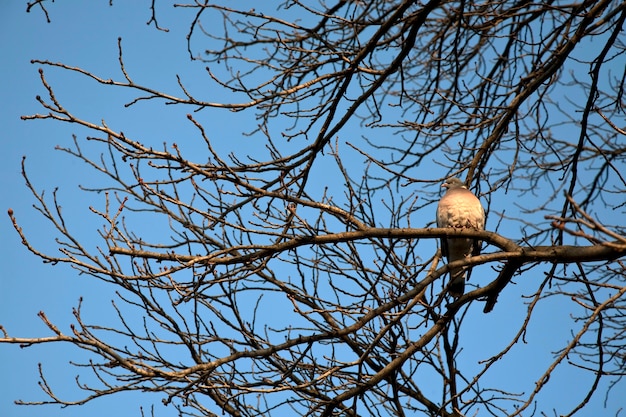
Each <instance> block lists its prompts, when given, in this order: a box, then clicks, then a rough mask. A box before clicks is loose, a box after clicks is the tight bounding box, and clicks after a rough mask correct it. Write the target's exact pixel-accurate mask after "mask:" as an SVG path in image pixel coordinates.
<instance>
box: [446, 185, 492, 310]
mask: <svg viewBox="0 0 626 417" xmlns="http://www.w3.org/2000/svg"><path fill="white" fill-rule="evenodd" d="M442 187H444V188H446V193H445V194H444V195H443V197H441V200H439V204H438V205H437V227H452V228H455V229H474V230H484V229H485V210H484V209H483V206H482V204H481V203H480V200H479V199H478V198H477V197H476V196H475V195H474V194H473V193H472V192H471V191H470V190H468V189H467V187H466V186H465V184H464V183H463V181H461V180H460V179H459V178H450V179H449V180H447V181H446V182H444V183H443V185H442ZM481 243H482V242H481V241H479V240H477V239H473V238H464V237H443V238H441V253H442V254H443V256H445V257H446V258H447V260H448V263H450V262H454V261H458V260H461V259H466V258H469V257H471V256H476V255H478V254H480V246H481ZM468 269H469V268H468V267H467V266H464V267H459V268H454V269H452V270H450V283H449V284H448V293H449V294H450V295H451V296H453V297H455V298H458V297H460V296H461V295H463V292H464V291H465V277H466V271H467V270H468ZM468 273H469V272H468Z"/></svg>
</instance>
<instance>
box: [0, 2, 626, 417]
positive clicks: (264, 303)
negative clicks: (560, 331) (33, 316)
mask: <svg viewBox="0 0 626 417" xmlns="http://www.w3.org/2000/svg"><path fill="white" fill-rule="evenodd" d="M222 3H224V4H223V5H222V4H213V2H211V3H209V2H204V3H200V2H198V3H189V4H177V5H175V7H176V8H177V9H183V10H185V11H192V12H193V16H192V17H191V18H190V19H189V30H188V36H187V40H188V52H189V57H190V58H191V63H190V65H198V64H200V65H203V66H205V67H206V80H205V81H204V82H207V83H208V82H210V83H211V86H212V87H211V88H212V89H216V88H220V89H222V90H224V91H227V92H228V93H229V94H230V97H232V100H231V101H229V102H215V101H212V98H211V97H212V96H211V94H210V91H209V92H208V93H207V90H206V89H201V88H198V87H197V84H196V85H195V87H190V86H189V85H190V83H191V84H193V81H189V80H185V79H184V78H183V77H179V78H178V85H179V90H178V91H177V92H176V93H173V92H166V91H165V90H163V89H161V88H159V87H158V86H154V85H147V84H142V83H140V82H139V81H135V80H136V79H137V78H140V77H137V76H136V75H135V74H133V73H131V72H130V70H128V69H127V66H126V62H127V61H128V58H127V57H126V55H124V52H123V51H124V48H123V46H124V42H123V41H122V39H120V40H119V42H118V47H119V69H120V74H119V75H117V76H113V75H111V74H99V73H98V72H95V71H91V70H87V69H83V68H81V67H75V66H72V65H69V64H65V63H59V62H53V61H49V60H35V61H34V63H36V64H38V65H39V66H40V67H41V70H40V80H41V83H42V85H43V86H44V88H45V90H46V92H47V94H46V96H42V97H38V98H37V99H38V101H39V104H40V105H41V106H42V107H43V109H44V110H43V111H40V112H38V113H36V114H32V115H29V116H24V119H26V120H41V119H46V120H53V121H57V122H64V123H70V124H72V125H74V126H75V127H76V129H77V130H79V131H80V132H85V131H86V132H87V133H86V134H85V135H84V136H83V135H78V134H77V135H76V136H75V137H74V140H73V142H72V144H71V145H62V146H60V150H61V151H63V152H65V153H67V154H69V155H72V156H73V157H75V158H77V159H78V160H81V161H84V162H85V163H86V164H88V165H89V166H90V167H92V169H93V171H94V172H96V173H98V174H100V175H101V177H102V178H103V179H102V180H101V181H102V182H101V183H96V184H95V185H85V186H84V188H83V189H84V191H85V192H86V193H94V194H93V197H92V198H93V201H97V203H94V204H93V205H92V207H91V208H90V210H91V213H92V214H93V216H95V217H94V219H97V220H94V223H93V228H94V229H96V228H97V233H98V235H99V237H100V243H99V244H98V245H97V246H96V247H92V245H91V244H87V243H85V242H84V241H83V240H81V238H80V234H77V233H76V229H75V227H76V225H72V221H71V220H72V219H69V218H66V217H65V216H64V215H63V211H62V210H61V209H60V206H61V203H60V202H59V201H58V200H57V198H56V195H54V197H53V198H52V199H49V198H48V197H47V196H46V195H44V193H43V192H40V191H38V189H37V187H36V186H35V185H33V183H32V182H31V181H30V180H29V177H28V175H27V170H26V165H25V164H24V169H23V175H24V178H25V179H26V181H27V186H28V188H29V189H30V191H31V192H32V194H33V196H34V198H35V201H36V207H37V209H38V210H39V211H40V212H41V214H42V215H43V216H44V218H46V219H47V220H48V221H49V222H50V223H51V224H52V225H53V226H54V228H55V229H56V232H57V235H58V236H57V242H58V246H59V250H60V251H61V253H62V255H60V256H59V255H57V254H54V253H46V252H42V251H40V250H39V249H38V248H37V246H36V245H35V244H33V243H32V240H31V239H32V238H31V237H30V236H29V234H28V232H26V231H23V230H22V226H23V225H21V224H20V222H19V213H13V211H12V210H9V216H10V218H11V221H12V222H13V225H14V228H15V230H16V231H17V233H18V234H19V235H20V237H21V239H22V242H23V244H24V245H25V247H26V248H27V249H28V250H30V251H31V252H32V253H34V254H35V255H36V256H38V257H40V258H41V259H43V260H45V261H46V262H50V263H52V264H59V263H66V264H69V265H71V266H72V267H73V268H75V269H76V270H77V271H78V272H79V273H81V274H84V275H87V276H90V277H93V278H95V279H98V280H102V281H104V282H106V283H108V284H109V285H110V286H112V287H115V288H116V291H117V294H118V296H119V298H118V299H117V300H115V301H114V304H113V305H114V307H115V311H116V312H117V326H115V327H110V326H108V325H102V324H100V323H90V322H86V321H85V320H84V319H83V317H82V315H81V308H82V306H81V305H80V304H79V305H78V306H77V307H76V308H75V310H74V315H75V320H76V322H75V324H74V325H73V326H72V327H71V329H70V330H69V331H68V330H64V329H61V328H59V327H57V326H56V325H55V323H53V322H51V321H50V320H49V319H48V318H47V316H46V315H45V313H44V312H42V313H41V319H42V320H43V321H44V322H45V324H46V325H47V326H48V328H49V329H50V331H51V332H52V334H51V335H46V336H42V337H40V338H25V337H19V336H15V335H13V334H8V333H7V332H5V333H4V338H3V339H0V341H1V342H3V343H17V344H21V345H24V346H31V345H34V344H40V343H56V342H69V343H71V344H72V345H74V346H75V347H77V348H78V349H81V350H83V351H87V352H89V353H90V354H91V358H92V359H91V360H90V362H88V363H86V364H82V365H79V371H80V372H81V373H83V374H84V371H86V372H87V373H92V375H95V376H96V379H95V381H96V382H97V383H96V384H95V385H92V384H90V385H84V384H80V385H79V387H80V388H81V389H83V390H85V393H84V398H83V399H82V400H80V401H71V402H70V401H68V400H65V399H63V398H59V397H58V396H57V395H56V394H55V391H54V387H53V386H49V385H48V384H47V382H46V380H45V377H44V376H43V375H42V386H43V389H44V391H45V392H46V393H47V394H48V395H49V398H50V400H49V401H50V402H53V403H59V404H69V403H72V404H82V403H85V402H87V401H91V400H93V399H95V398H98V397H102V396H105V395H109V394H114V393H118V392H121V391H148V392H159V393H162V395H163V401H164V403H166V404H172V405H173V406H174V407H175V408H176V409H177V410H179V411H180V413H181V414H183V415H220V414H226V415H232V416H253V415H271V414H276V415H285V413H291V414H296V415H321V416H330V415H347V416H357V415H398V416H404V415H409V414H415V415H429V416H461V415H467V416H469V415H475V414H480V415H484V414H490V415H494V416H516V415H525V416H526V415H533V414H540V415H544V414H548V413H550V412H551V411H550V409H552V408H553V405H552V404H551V403H550V401H549V400H548V399H545V398H542V397H541V393H542V392H543V390H544V389H545V387H546V384H547V382H548V381H549V379H551V378H556V377H558V374H559V373H560V372H564V371H563V369H564V368H567V367H574V368H578V369H582V370H585V371H586V372H588V375H589V376H590V378H591V381H592V382H591V384H590V385H589V387H588V388H587V389H586V391H585V393H584V394H583V395H582V396H580V397H576V398H572V399H571V402H570V404H568V406H567V407H568V409H567V410H565V409H563V410H558V411H557V410H555V411H554V414H556V413H557V412H558V413H559V414H563V415H573V414H576V413H577V412H578V411H580V410H582V409H583V408H584V407H585V406H586V404H587V403H588V402H589V401H590V399H591V398H592V396H594V395H595V396H598V395H599V396H602V395H610V394H611V387H614V386H616V385H617V384H619V383H621V377H622V375H623V374H624V371H625V368H624V363H625V356H624V347H623V346H624V345H623V341H624V337H625V332H624V330H625V328H626V326H625V325H626V322H625V320H624V314H623V311H624V308H625V307H626V297H625V296H624V293H626V280H625V278H626V272H625V269H624V264H623V262H622V261H621V260H620V257H622V256H623V255H624V254H625V253H626V231H625V228H624V226H623V221H621V218H622V217H620V216H623V213H624V203H623V195H624V192H626V180H625V179H624V176H623V174H622V173H623V172H624V161H625V156H626V145H625V143H626V142H625V141H624V135H625V133H626V132H625V131H624V129H623V128H622V127H620V126H623V125H624V97H623V90H624V80H625V79H626V71H625V70H624V65H623V62H624V61H623V59H624V55H625V48H624V37H623V36H620V35H621V31H622V29H623V24H624V19H626V3H623V2H617V1H583V2H581V3H563V2H559V3H549V4H534V3H525V2H522V3H515V2H481V3H470V4H468V3H466V2H440V1H429V2H424V3H420V2H415V1H372V2H358V1H355V2H346V1H337V2H335V3H331V4H326V3H324V2H319V3H318V2H300V1H288V2H284V3H282V4H280V5H279V6H278V7H276V6H275V5H273V4H272V5H271V6H267V5H265V4H263V5H259V4H257V3H254V8H250V7H243V6H242V7H239V6H233V5H231V4H230V3H228V2H222ZM50 7H53V6H52V5H47V4H46V3H45V2H43V1H35V2H33V3H31V4H29V5H28V8H29V10H30V9H33V11H34V10H35V9H37V10H39V11H43V13H44V14H45V15H46V16H49V15H48V8H50ZM115 7H117V6H115ZM234 7H239V8H234ZM150 10H151V16H152V18H151V19H150V21H149V22H148V23H149V24H151V25H153V26H154V27H155V30H161V31H165V30H167V28H166V27H162V26H160V24H159V21H160V18H159V16H160V9H159V6H158V5H157V6H155V4H154V2H153V5H152V7H151V9H150ZM216 16H217V17H219V19H220V20H221V21H222V22H223V25H222V26H219V27H217V26H211V27H207V26H206V25H203V22H206V21H208V20H209V19H215V18H216ZM590 46H593V48H591V49H590ZM50 70H53V71H54V70H63V71H67V72H69V73H72V74H74V75H76V76H77V77H86V78H87V79H89V80H91V81H92V82H93V83H94V85H97V84H101V85H103V86H106V87H107V88H111V89H120V90H123V91H124V92H125V94H128V93H129V92H132V94H133V98H132V99H131V100H130V101H129V102H128V103H127V107H129V108H132V107H134V106H135V107H136V106H141V105H144V104H145V103H146V102H149V103H153V104H154V103H158V104H159V105H161V107H159V111H160V112H167V111H172V110H171V109H172V108H179V107H183V108H186V109H189V110H186V111H188V112H189V114H188V116H187V120H188V121H187V123H189V124H190V125H191V126H192V127H193V128H194V130H195V137H193V138H188V137H187V138H184V139H183V138H181V140H177V141H176V142H170V143H162V144H161V145H159V141H154V140H150V139H148V141H145V140H142V139H140V138H137V137H134V136H133V135H132V134H128V133H126V134H125V133H124V132H128V130H127V129H125V127H124V126H113V125H112V124H109V123H107V122H106V118H105V120H103V121H94V120H87V119H85V118H81V117H80V116H78V115H77V114H76V112H75V111H74V110H73V109H72V106H71V104H69V105H68V104H66V103H63V102H62V100H61V99H60V98H59V97H60V95H59V94H57V91H58V89H62V88H63V86H57V85H53V83H51V82H49V80H48V78H47V73H48V71H50ZM216 111H217V112H219V111H230V112H238V117H241V118H246V117H250V116H254V117H255V118H256V128H255V129H253V130H252V131H248V132H246V134H247V135H248V136H249V137H250V141H249V142H248V143H249V146H248V147H245V148H242V147H241V146H235V145H233V146H229V144H228V140H227V138H215V137H213V135H212V126H211V122H210V121H209V119H207V118H205V117H203V115H204V114H207V113H209V114H215V113H214V112H216ZM218 114H219V113H218ZM232 128H233V129H236V127H235V126H233V127H232ZM354 132H359V133H358V134H359V135H360V137H355V133H354ZM237 133H238V132H237ZM235 134H236V133H235ZM161 142H162V141H161ZM198 143H200V144H201V145H202V146H201V147H199V146H198V145H197V144H198ZM94 147H95V148H99V149H100V151H99V152H100V153H101V154H100V155H98V154H95V155H94V154H93V151H92V150H93V149H94ZM86 148H88V149H86ZM450 176H461V177H462V178H463V179H464V180H465V181H466V184H468V185H470V188H472V189H473V191H474V192H475V193H476V194H477V195H479V196H480V198H481V200H482V201H483V203H484V205H485V209H486V211H487V213H488V222H487V227H486V229H487V230H486V231H472V230H468V231H457V230H448V229H438V228H435V227H433V226H434V209H435V206H436V202H437V200H438V199H439V196H440V187H439V186H440V184H441V182H442V181H443V180H444V179H446V178H448V177H450ZM511 202H512V203H513V204H511ZM98 224H102V225H101V226H98ZM148 224H149V226H147V225H148ZM501 230H505V231H507V233H506V234H505V233H504V232H501ZM155 231H158V232H156V233H155ZM457 235H458V236H460V235H462V236H467V237H475V238H480V239H481V240H482V241H483V242H484V247H483V254H481V255H478V256H473V257H471V258H469V259H467V260H465V261H457V264H456V265H455V264H452V266H457V267H458V266H461V265H468V266H469V265H471V266H473V267H474V274H473V275H472V279H471V281H470V282H469V284H470V287H469V288H468V290H469V291H467V292H466V293H465V294H464V295H463V296H461V297H460V298H459V299H456V300H455V299H452V298H450V297H449V296H447V295H446V292H445V285H446V283H447V276H446V273H447V272H448V271H449V267H450V265H446V264H445V262H442V259H441V253H440V251H438V250H437V247H436V241H437V239H438V238H441V237H445V236H457ZM478 275H480V277H478ZM513 284H517V285H513ZM504 297H506V300H507V302H503V301H502V300H500V301H498V300H499V298H504ZM549 303H558V304H559V305H560V306H567V307H566V308H567V309H568V311H569V312H570V314H571V315H572V317H573V320H572V321H571V326H572V327H571V329H570V331H571V338H570V339H569V340H568V341H567V342H566V343H564V344H562V346H561V348H560V350H558V351H557V352H555V353H554V355H553V359H552V360H551V361H550V362H549V363H546V364H545V365H543V371H542V372H541V373H540V374H538V376H532V377H531V382H530V383H527V385H525V386H524V387H523V388H522V389H520V390H518V391H515V390H511V389H510V388H509V387H510V385H509V383H508V382H507V381H499V383H498V382H496V381H493V380H492V379H490V375H491V374H492V373H493V372H495V371H494V369H495V368H497V367H498V366H499V365H500V364H501V363H503V362H504V363H507V362H508V361H515V359H514V357H513V355H512V352H513V350H514V349H515V348H516V347H517V346H518V345H519V344H521V343H523V342H524V341H525V336H526V333H527V332H528V331H529V328H530V326H532V323H534V322H535V321H537V320H539V321H541V320H545V319H546V318H547V316H546V313H545V312H544V313H541V312H538V311H541V309H542V308H543V306H544V305H546V304H549ZM520 307H521V308H523V310H524V314H523V317H522V319H521V320H516V321H514V322H511V321H508V320H501V321H499V322H498V326H500V327H493V328H489V329H486V330H487V332H486V333H489V334H491V335H495V337H498V335H502V337H500V338H498V340H497V343H496V344H494V345H491V346H489V348H488V349H485V350H484V351H476V350H471V351H470V350H469V346H471V345H472V344H473V343H477V342H480V341H477V340H476V339H477V337H476V336H477V334H476V329H477V328H478V327H477V326H476V322H479V321H484V322H489V323H490V325H494V326H495V325H496V322H494V321H493V320H494V319H493V316H494V315H496V314H498V315H500V316H504V317H506V315H507V312H508V311H510V310H512V309H519V308H520ZM511 328H513V329H515V331H514V332H513V333H511V332H508V331H507V332H505V331H504V329H507V330H510V329H511ZM481 337H484V335H482V334H481V335H480V337H478V338H481ZM599 387H600V388H599Z"/></svg>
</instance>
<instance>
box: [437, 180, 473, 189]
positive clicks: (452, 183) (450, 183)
mask: <svg viewBox="0 0 626 417" xmlns="http://www.w3.org/2000/svg"><path fill="white" fill-rule="evenodd" d="M441 186H442V187H443V188H447V189H448V190H452V189H454V188H467V187H466V186H465V183H464V182H463V181H461V179H460V178H450V179H448V180H446V181H445V182H444V183H443V184H441Z"/></svg>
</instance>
